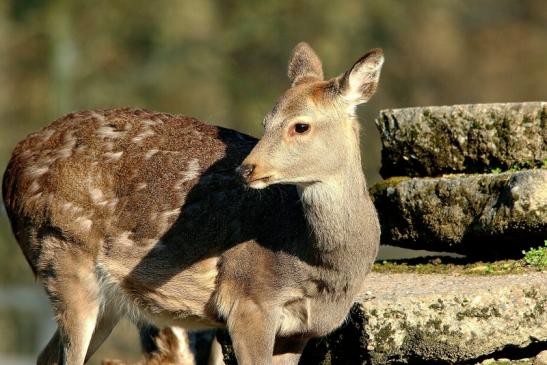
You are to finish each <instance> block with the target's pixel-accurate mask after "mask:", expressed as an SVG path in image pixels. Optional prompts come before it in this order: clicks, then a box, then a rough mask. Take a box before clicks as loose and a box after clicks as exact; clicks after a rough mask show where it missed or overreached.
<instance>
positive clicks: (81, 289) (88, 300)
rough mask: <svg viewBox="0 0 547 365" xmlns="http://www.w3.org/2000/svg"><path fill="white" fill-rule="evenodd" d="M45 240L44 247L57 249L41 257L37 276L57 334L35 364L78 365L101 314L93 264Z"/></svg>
mask: <svg viewBox="0 0 547 365" xmlns="http://www.w3.org/2000/svg"><path fill="white" fill-rule="evenodd" d="M46 240H47V241H46V242H45V243H44V245H48V246H49V247H55V248H56V249H55V250H51V251H50V252H49V253H50V255H46V254H44V256H43V257H41V259H40V265H39V270H37V271H38V272H37V273H38V276H39V278H40V279H41V281H42V284H43V285H44V287H45V289H46V292H47V294H48V296H49V299H50V302H51V304H52V307H53V312H54V313H55V317H56V320H57V325H58V330H57V332H56V333H55V335H54V336H53V338H52V339H51V341H50V342H49V344H48V345H47V346H46V348H45V349H44V351H43V352H42V354H41V355H40V356H39V359H38V362H39V363H40V364H70V365H81V364H83V363H84V361H85V358H86V353H87V349H88V346H89V343H90V341H91V338H92V335H93V332H94V330H95V327H96V324H97V319H98V316H99V312H100V311H99V309H100V299H99V285H98V282H97V277H96V275H95V265H94V260H93V259H92V258H91V257H89V256H88V254H87V253H86V252H82V251H80V250H77V249H76V250H75V249H74V247H73V246H72V247H71V243H68V242H64V241H63V240H62V239H61V238H57V237H55V238H52V237H49V238H46ZM55 355H57V356H56V358H55Z"/></svg>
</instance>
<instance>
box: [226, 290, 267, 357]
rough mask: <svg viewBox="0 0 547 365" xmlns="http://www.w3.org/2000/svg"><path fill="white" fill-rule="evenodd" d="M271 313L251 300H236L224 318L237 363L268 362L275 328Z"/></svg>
mask: <svg viewBox="0 0 547 365" xmlns="http://www.w3.org/2000/svg"><path fill="white" fill-rule="evenodd" d="M274 318H275V316H273V315H272V313H271V312H268V311H267V310H266V309H265V308H262V307H261V306H260V305H259V304H257V303H256V302H254V301H252V300H243V301H240V302H239V303H238V304H237V305H236V306H235V307H234V308H233V309H232V311H231V313H230V315H229V317H228V321H227V324H228V332H229V333H230V338H231V339H232V344H233V348H234V353H235V356H236V359H237V363H238V365H272V364H273V362H272V359H273V351H274V344H275V333H276V331H277V326H276V321H275V319H274Z"/></svg>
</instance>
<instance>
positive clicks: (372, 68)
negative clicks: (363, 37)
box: [338, 48, 384, 105]
mask: <svg viewBox="0 0 547 365" xmlns="http://www.w3.org/2000/svg"><path fill="white" fill-rule="evenodd" d="M383 64H384V52H383V51H382V50H381V49H380V48H375V49H373V50H371V51H370V52H368V53H367V54H365V55H364V56H363V57H361V58H360V59H359V60H358V61H357V62H355V64H354V65H353V66H352V67H351V69H349V71H347V72H346V73H344V74H343V75H342V76H340V77H338V82H339V88H340V89H339V91H340V94H341V95H342V97H344V99H346V100H347V101H349V102H350V103H352V104H353V105H358V104H362V103H365V102H367V101H368V100H369V99H370V98H371V96H372V95H374V93H375V92H376V89H377V87H378V81H379V80H380V71H381V70H382V65H383Z"/></svg>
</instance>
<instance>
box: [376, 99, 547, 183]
mask: <svg viewBox="0 0 547 365" xmlns="http://www.w3.org/2000/svg"><path fill="white" fill-rule="evenodd" d="M376 125H377V127H378V129H379V131H380V137H381V140H382V168H381V170H380V173H381V175H382V176H383V177H391V176H438V175H441V174H445V173H479V172H489V171H491V170H492V169H493V168H501V169H502V170H507V169H508V168H510V167H512V166H514V165H527V166H539V165H541V164H543V161H545V160H546V159H547V102H527V103H507V104H469V105H454V106H430V107H419V108H405V109H388V110H382V111H381V112H380V116H379V118H378V119H377V120H376Z"/></svg>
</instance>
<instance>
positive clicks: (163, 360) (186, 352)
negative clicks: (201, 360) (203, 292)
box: [101, 327, 196, 365]
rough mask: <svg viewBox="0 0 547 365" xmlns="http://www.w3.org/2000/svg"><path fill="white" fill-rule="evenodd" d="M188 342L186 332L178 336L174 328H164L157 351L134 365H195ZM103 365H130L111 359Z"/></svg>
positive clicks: (156, 341)
mask: <svg viewBox="0 0 547 365" xmlns="http://www.w3.org/2000/svg"><path fill="white" fill-rule="evenodd" d="M188 341H189V340H188V335H187V334H186V332H182V333H181V334H179V335H177V334H176V333H175V330H174V329H173V328H169V327H167V328H164V329H162V330H161V331H160V333H159V335H158V336H157V337H156V338H155V344H156V346H157V351H154V352H151V353H146V354H145V356H144V359H142V360H141V361H139V362H136V363H134V364H133V365H195V363H196V362H195V360H194V356H193V354H192V352H191V351H190V347H189V344H188ZM101 364H102V365H128V363H126V362H124V361H122V360H111V359H105V360H103V361H102V362H101Z"/></svg>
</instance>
